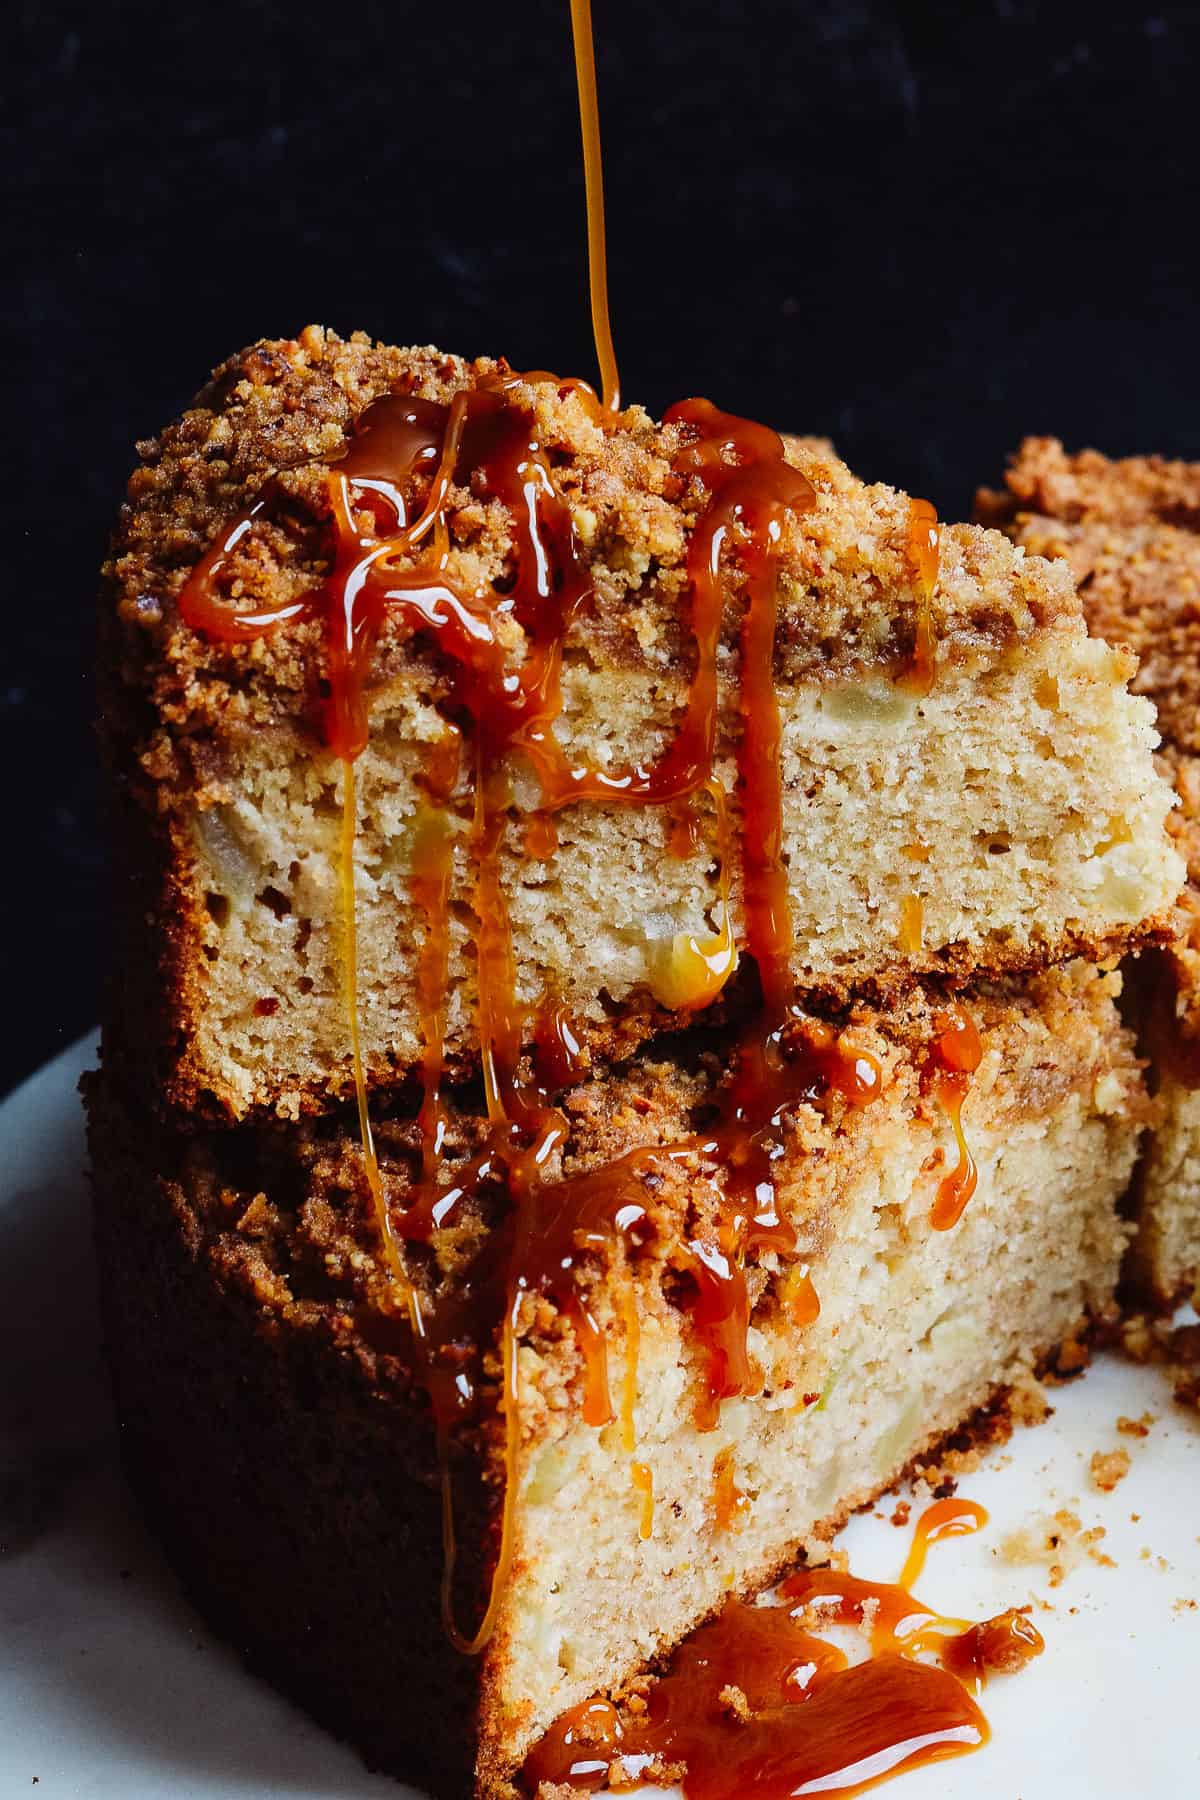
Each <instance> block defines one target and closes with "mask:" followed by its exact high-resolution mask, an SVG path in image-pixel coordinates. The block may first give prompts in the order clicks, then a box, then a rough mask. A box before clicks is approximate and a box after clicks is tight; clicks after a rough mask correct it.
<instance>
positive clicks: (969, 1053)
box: [929, 1006, 983, 1231]
mask: <svg viewBox="0 0 1200 1800" xmlns="http://www.w3.org/2000/svg"><path fill="white" fill-rule="evenodd" d="M934 1029H935V1030H936V1032H937V1037H936V1039H935V1040H934V1050H933V1054H934V1061H935V1063H936V1064H937V1065H938V1069H937V1073H936V1075H935V1076H934V1083H933V1091H934V1093H935V1094H936V1096H937V1099H938V1102H939V1104H940V1105H941V1107H942V1110H943V1111H944V1112H945V1114H946V1116H947V1118H948V1119H949V1120H950V1124H951V1126H952V1127H953V1130H954V1139H955V1143H956V1145H957V1148H958V1161H957V1162H956V1164H955V1165H954V1167H953V1168H952V1169H951V1170H950V1171H949V1172H948V1173H947V1174H946V1175H944V1176H943V1177H942V1179H941V1181H940V1182H939V1184H938V1191H937V1196H936V1198H935V1200H934V1203H933V1210H932V1212H931V1213H930V1215H929V1218H930V1223H931V1224H932V1226H933V1228H934V1230H935V1231H949V1230H950V1229H951V1227H952V1226H954V1225H957V1224H958V1221H959V1220H960V1219H961V1218H962V1215H963V1211H964V1209H965V1208H966V1205H967V1202H968V1201H969V1200H970V1198H971V1196H972V1194H973V1193H974V1192H975V1187H976V1183H977V1182H978V1180H979V1171H978V1169H977V1168H976V1166H975V1158H974V1157H973V1156H972V1155H971V1151H970V1147H969V1146H968V1144H967V1139H966V1135H965V1133H964V1131H963V1123H962V1108H963V1101H964V1100H965V1099H966V1097H967V1092H968V1089H969V1088H970V1085H971V1077H972V1075H974V1073H975V1071H976V1069H977V1068H978V1067H979V1064H980V1060H981V1058H982V1056H983V1046H982V1045H981V1043H980V1041H979V1033H978V1031H977V1030H976V1028H975V1024H974V1021H973V1020H972V1019H971V1018H970V1017H969V1016H968V1015H967V1013H966V1012H965V1011H964V1010H963V1008H962V1007H961V1006H956V1007H953V1008H952V1009H951V1010H950V1011H948V1012H945V1013H940V1014H939V1015H938V1017H937V1018H936V1019H935V1020H934Z"/></svg>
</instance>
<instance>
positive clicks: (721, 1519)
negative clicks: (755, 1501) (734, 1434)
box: [712, 1446, 750, 1531]
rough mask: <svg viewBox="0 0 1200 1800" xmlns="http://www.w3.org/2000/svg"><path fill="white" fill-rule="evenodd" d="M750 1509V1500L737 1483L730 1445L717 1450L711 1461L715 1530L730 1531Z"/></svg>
mask: <svg viewBox="0 0 1200 1800" xmlns="http://www.w3.org/2000/svg"><path fill="white" fill-rule="evenodd" d="M749 1510H750V1501H749V1499H748V1498H747V1496H746V1495H745V1494H744V1493H743V1492H742V1490H741V1488H740V1487H739V1486H738V1484H737V1470H736V1466H735V1457H734V1451H733V1448H732V1446H731V1447H730V1448H729V1449H726V1450H719V1451H718V1452H717V1455H716V1459H715V1460H714V1462H713V1484H712V1516H713V1526H714V1528H715V1529H716V1530H717V1531H732V1530H734V1529H735V1528H736V1527H737V1526H738V1525H740V1524H741V1522H742V1520H743V1519H744V1518H745V1516H746V1514H747V1513H748V1512H749Z"/></svg>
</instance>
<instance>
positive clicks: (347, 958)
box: [338, 761, 410, 1304]
mask: <svg viewBox="0 0 1200 1800" xmlns="http://www.w3.org/2000/svg"><path fill="white" fill-rule="evenodd" d="M356 790H357V784H356V781H355V769H354V763H353V762H350V761H347V762H344V763H343V764H342V829H341V836H340V841H339V846H338V882H339V887H340V889H341V910H342V957H341V963H342V986H343V992H344V1006H345V1011H346V1018H347V1021H348V1023H349V1026H350V1056H351V1061H352V1064H353V1068H354V1094H355V1099H356V1101H357V1105H358V1127H359V1134H360V1136H361V1139H362V1152H363V1169H364V1172H365V1174H366V1178H367V1187H368V1189H369V1190H370V1195H371V1206H372V1209H373V1212H374V1216H375V1225H376V1229H377V1231H378V1234H379V1244H380V1248H381V1250H382V1251H383V1258H384V1263H385V1266H386V1267H387V1269H388V1272H389V1274H390V1275H391V1277H392V1279H393V1281H395V1282H396V1283H397V1285H398V1286H399V1289H400V1292H401V1294H402V1296H403V1297H404V1299H405V1303H406V1304H408V1303H409V1294H410V1286H409V1280H408V1273H407V1270H406V1269H405V1266H404V1259H403V1257H402V1255H401V1253H400V1248H399V1245H398V1244H397V1242H396V1237H395V1233H394V1232H393V1230H392V1225H391V1219H390V1217H389V1214H388V1204H387V1195H386V1194H385V1193H384V1191H383V1178H382V1176H381V1175H380V1173H379V1159H378V1157H377V1156H376V1154H375V1137H374V1133H373V1132H372V1130H371V1114H370V1109H369V1107H368V1105H367V1080H366V1071H365V1069H364V1067H363V1056H362V1039H361V1035H360V1032H359V1024H358V922H357V915H356V908H355V893H354V843H355V837H356V835H357V829H358V804H357V791H356Z"/></svg>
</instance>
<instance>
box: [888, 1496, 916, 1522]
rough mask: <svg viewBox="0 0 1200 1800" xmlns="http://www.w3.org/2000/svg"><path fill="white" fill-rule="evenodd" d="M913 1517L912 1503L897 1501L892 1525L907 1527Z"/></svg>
mask: <svg viewBox="0 0 1200 1800" xmlns="http://www.w3.org/2000/svg"><path fill="white" fill-rule="evenodd" d="M911 1517H912V1502H911V1501H909V1500H900V1501H897V1503H896V1510H895V1512H894V1513H893V1514H892V1524H893V1525H898V1526H900V1525H907V1524H908V1521H909V1519H910V1518H911Z"/></svg>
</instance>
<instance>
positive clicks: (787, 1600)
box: [523, 1502, 1044, 1800]
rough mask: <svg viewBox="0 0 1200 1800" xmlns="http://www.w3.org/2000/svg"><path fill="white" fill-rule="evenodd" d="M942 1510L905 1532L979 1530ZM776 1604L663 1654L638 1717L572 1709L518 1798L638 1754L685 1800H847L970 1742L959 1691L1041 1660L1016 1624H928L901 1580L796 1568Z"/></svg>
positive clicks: (730, 1606) (731, 1614) (604, 1779)
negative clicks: (840, 1641)
mask: <svg viewBox="0 0 1200 1800" xmlns="http://www.w3.org/2000/svg"><path fill="white" fill-rule="evenodd" d="M953 1504H954V1506H955V1508H956V1511H955V1517H954V1522H953V1523H951V1520H950V1518H949V1516H948V1515H947V1514H945V1513H944V1512H942V1513H940V1516H939V1508H933V1509H931V1514H933V1515H935V1516H930V1515H929V1514H927V1515H926V1516H925V1517H924V1518H923V1519H922V1520H921V1521H920V1523H919V1524H918V1527H917V1536H918V1540H919V1541H920V1543H921V1544H922V1546H923V1547H924V1546H927V1545H928V1544H930V1543H936V1542H937V1541H938V1539H939V1538H941V1537H944V1536H947V1535H949V1534H950V1533H951V1531H952V1530H958V1531H969V1530H974V1529H977V1527H978V1526H979V1525H981V1524H982V1523H983V1520H984V1517H985V1515H984V1514H983V1509H982V1508H974V1509H971V1508H969V1506H968V1504H966V1503H961V1502H960V1503H953ZM910 1561H911V1558H910ZM778 1599H779V1601H780V1604H777V1605H773V1606H754V1605H751V1604H748V1603H746V1602H744V1601H739V1600H730V1601H728V1602H727V1603H726V1605H725V1608H724V1610H723V1611H722V1612H721V1614H720V1615H719V1617H718V1618H717V1619H715V1620H714V1621H713V1622H712V1623H711V1624H709V1625H705V1626H702V1627H701V1628H700V1629H699V1630H698V1631H696V1632H694V1633H693V1635H692V1636H691V1637H690V1638H689V1639H688V1640H687V1641H686V1642H685V1643H684V1644H683V1645H682V1646H681V1647H680V1649H679V1650H678V1651H677V1652H676V1655H675V1658H674V1661H673V1663H672V1665H671V1667H670V1669H669V1670H668V1672H667V1674H666V1675H664V1676H663V1677H662V1678H661V1679H660V1680H659V1681H657V1682H656V1683H655V1685H654V1686H653V1687H652V1688H651V1689H650V1692H649V1694H648V1695H647V1697H646V1704H645V1708H644V1710H643V1711H641V1712H638V1713H623V1712H621V1711H620V1710H618V1708H617V1707H616V1706H614V1705H613V1704H612V1702H611V1701H608V1700H604V1699H594V1700H588V1701H585V1702H584V1703H583V1705H581V1706H576V1707H574V1708H572V1710H571V1711H570V1712H568V1713H566V1714H565V1715H564V1716H563V1717H562V1718H561V1719H560V1720H559V1721H558V1722H557V1724H555V1725H554V1726H553V1727H552V1728H551V1730H550V1731H549V1732H548V1733H547V1734H546V1736H545V1737H544V1738H543V1739H542V1741H541V1743H540V1744H538V1746H537V1747H536V1748H535V1750H534V1751H533V1752H532V1754H531V1755H530V1757H529V1758H528V1760H527V1761H526V1764H525V1768H524V1771H523V1781H524V1784H525V1786H526V1788H527V1789H528V1790H529V1791H530V1792H533V1791H534V1790H536V1788H537V1786H538V1784H539V1783H540V1782H549V1783H555V1782H560V1783H564V1784H566V1785H569V1786H572V1787H576V1788H581V1789H585V1790H587V1789H596V1788H599V1787H604V1786H607V1785H608V1781H609V1770H610V1765H611V1764H612V1763H613V1762H614V1761H618V1760H619V1759H620V1758H622V1757H638V1758H641V1759H653V1764H654V1765H657V1767H659V1768H662V1767H663V1766H664V1765H672V1766H674V1767H678V1766H679V1765H682V1766H683V1770H684V1773H683V1777H682V1783H681V1785H682V1788H683V1793H684V1796H685V1800H742V1797H743V1796H745V1795H747V1794H753V1795H754V1796H755V1797H756V1800H790V1797H791V1796H793V1795H796V1794H806V1793H821V1794H831V1795H835V1794H840V1795H851V1794H857V1793H861V1792H863V1791H864V1789H866V1788H868V1787H873V1786H875V1785H876V1784H877V1783H878V1782H880V1781H882V1780H885V1779H887V1778H888V1777H889V1776H891V1775H896V1774H899V1773H900V1772H901V1771H902V1770H905V1769H911V1768H916V1767H919V1766H921V1765H923V1764H926V1763H931V1762H935V1761H938V1760H940V1759H942V1758H944V1757H948V1756H960V1755H963V1754H965V1753H966V1752H968V1751H970V1750H975V1749H978V1748H979V1747H980V1746H981V1745H982V1744H984V1743H986V1742H987V1739H988V1735H989V1733H988V1727H987V1722H986V1720H985V1719H984V1716H983V1714H982V1712H981V1711H980V1709H979V1706H978V1704H977V1703H976V1699H975V1698H974V1697H973V1694H972V1693H971V1692H970V1691H969V1690H970V1689H974V1690H976V1692H977V1691H978V1689H979V1688H980V1687H981V1686H982V1685H983V1683H984V1681H985V1680H986V1678H987V1677H988V1676H989V1675H991V1674H993V1673H995V1672H997V1671H1001V1670H1003V1671H1006V1672H1011V1671H1013V1670H1016V1669H1018V1668H1020V1667H1022V1666H1023V1665H1024V1664H1025V1663H1027V1662H1028V1661H1030V1660H1031V1659H1032V1658H1033V1657H1035V1656H1037V1655H1038V1654H1040V1652H1041V1650H1042V1649H1043V1647H1044V1646H1043V1644H1042V1640H1041V1637H1040V1635H1039V1633H1038V1631H1037V1629H1036V1628H1035V1627H1034V1626H1033V1625H1032V1624H1031V1623H1030V1622H1029V1620H1028V1619H1027V1618H1026V1617H1025V1616H1024V1615H1023V1614H1021V1613H1012V1612H1010V1613H1004V1614H1001V1615H1000V1616H999V1617H998V1618H996V1619H991V1620H987V1621H985V1622H984V1623H983V1624H981V1625H968V1624H965V1623H964V1622H963V1621H961V1620H955V1619H947V1618H943V1617H941V1616H940V1615H939V1614H937V1613H935V1612H933V1611H931V1609H930V1608H928V1607H926V1606H924V1605H922V1603H921V1602H920V1601H919V1600H915V1599H914V1598H913V1596H912V1594H911V1593H910V1592H909V1591H908V1589H907V1587H906V1586H905V1585H904V1583H903V1582H901V1583H900V1584H898V1585H895V1586H893V1585H891V1584H889V1583H886V1582H870V1581H863V1580H860V1579H859V1578H858V1577H856V1576H854V1575H851V1574H846V1573H842V1572H840V1571H836V1570H832V1569H814V1570H807V1569H806V1570H802V1571H801V1572H800V1573H798V1574H797V1575H794V1576H793V1577H792V1578H791V1579H790V1580H788V1581H786V1582H784V1584H783V1585H782V1587H781V1588H780V1589H779V1593H778ZM834 1625H840V1626H849V1627H851V1628H853V1629H854V1630H856V1631H857V1632H858V1633H859V1634H860V1635H861V1637H862V1638H863V1639H864V1640H865V1644H866V1647H867V1649H868V1651H869V1653H870V1654H869V1659H868V1660H867V1661H865V1662H858V1663H855V1664H853V1665H851V1664H850V1663H849V1659H848V1657H847V1654H846V1652H845V1651H844V1650H842V1649H841V1648H840V1647H838V1646H836V1645H834V1644H831V1643H830V1642H828V1640H827V1639H826V1638H825V1637H824V1636H822V1635H820V1634H821V1633H822V1632H823V1631H824V1630H825V1629H827V1628H828V1627H830V1626H834Z"/></svg>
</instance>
